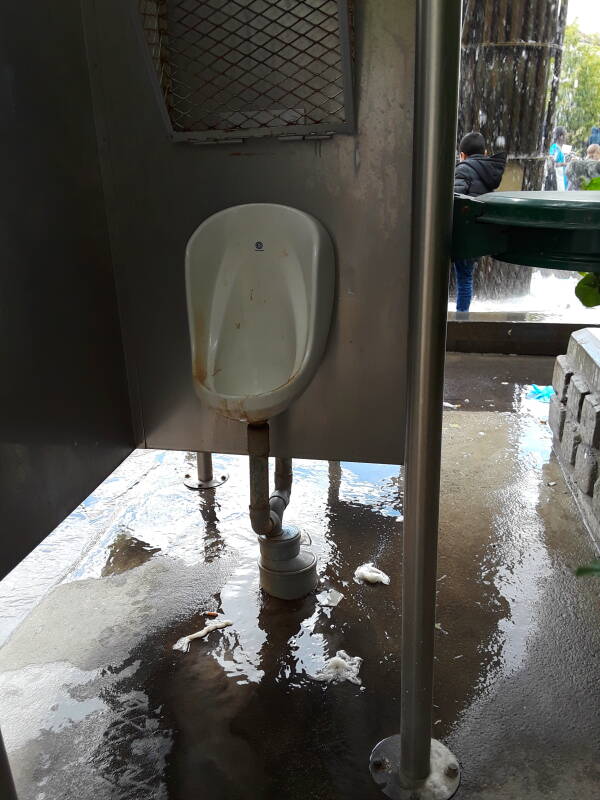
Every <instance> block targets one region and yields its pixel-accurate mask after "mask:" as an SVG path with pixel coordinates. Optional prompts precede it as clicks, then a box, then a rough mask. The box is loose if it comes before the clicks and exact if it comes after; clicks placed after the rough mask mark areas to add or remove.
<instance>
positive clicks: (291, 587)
mask: <svg viewBox="0 0 600 800" xmlns="http://www.w3.org/2000/svg"><path fill="white" fill-rule="evenodd" d="M248 453H249V456H250V521H251V524H252V529H253V530H254V532H255V533H256V534H258V537H259V544H260V557H259V559H258V566H259V572H260V585H261V587H262V588H263V589H264V590H265V591H266V592H267V593H268V594H270V595H273V596H274V597H279V598H281V599H283V600H294V599H296V598H299V597H304V595H306V594H309V593H310V592H312V591H313V589H314V588H315V587H316V585H317V559H316V557H315V555H314V554H313V553H312V552H311V551H310V550H306V549H304V548H301V547H300V531H299V530H298V528H296V527H294V526H292V525H287V526H285V527H284V526H283V514H284V512H285V509H286V508H287V506H288V504H289V502H290V495H291V491H292V459H291V458H277V459H276V460H275V490H274V492H273V494H272V495H271V496H270V497H269V425H268V423H263V424H260V425H249V426H248Z"/></svg>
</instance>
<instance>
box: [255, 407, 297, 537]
mask: <svg viewBox="0 0 600 800" xmlns="http://www.w3.org/2000/svg"><path fill="white" fill-rule="evenodd" d="M248 453H249V455H250V522H251V523H252V530H253V531H254V532H255V533H257V534H258V535H259V536H279V535H280V534H281V531H282V527H283V525H282V523H283V514H284V511H285V509H286V508H287V507H288V505H289V502H290V495H291V493H292V459H291V458H277V459H276V460H275V491H274V492H273V494H272V495H271V496H270V497H269V425H268V423H267V422H265V423H263V424H262V425H248Z"/></svg>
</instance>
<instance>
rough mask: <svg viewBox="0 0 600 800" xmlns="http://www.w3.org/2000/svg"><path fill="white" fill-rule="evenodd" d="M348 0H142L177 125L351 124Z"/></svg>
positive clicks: (271, 129) (266, 128) (233, 130)
mask: <svg viewBox="0 0 600 800" xmlns="http://www.w3.org/2000/svg"><path fill="white" fill-rule="evenodd" d="M347 6H348V3H347V0H139V8H140V13H141V18H142V24H143V28H144V33H145V38H146V43H147V45H148V49H149V52H150V57H151V59H152V63H153V65H154V69H155V71H156V74H157V76H158V80H159V83H160V88H161V91H162V94H163V97H164V100H165V103H166V106H167V110H168V113H169V117H170V120H171V125H172V128H173V131H174V132H176V133H177V132H186V133H190V132H191V133H194V132H195V133H197V134H203V136H200V137H199V138H211V134H214V133H216V132H220V133H221V134H229V135H234V134H237V135H238V136H240V137H243V136H247V135H257V134H261V135H265V134H269V133H271V134H278V133H281V132H284V133H293V132H294V129H302V131H303V132H310V130H311V129H312V130H315V131H319V130H321V131H322V130H324V129H327V128H328V129H330V130H331V131H332V132H335V131H336V130H343V129H345V127H346V126H347V125H348V124H349V123H351V119H350V116H351V110H350V108H348V105H349V103H348V97H349V89H350V84H351V65H350V42H349V36H350V32H349V29H348V23H347V20H348V7H347Z"/></svg>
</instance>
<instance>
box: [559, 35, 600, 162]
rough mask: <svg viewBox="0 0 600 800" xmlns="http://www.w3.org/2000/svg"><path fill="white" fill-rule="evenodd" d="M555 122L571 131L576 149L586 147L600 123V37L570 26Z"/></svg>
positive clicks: (566, 36) (564, 52) (572, 141)
mask: <svg viewBox="0 0 600 800" xmlns="http://www.w3.org/2000/svg"><path fill="white" fill-rule="evenodd" d="M556 123H557V125H562V126H564V127H565V128H566V129H567V131H568V133H569V142H570V144H572V145H573V147H574V149H575V151H579V152H582V151H584V150H585V148H586V145H587V140H588V137H589V135H590V130H591V128H592V126H594V125H596V126H598V125H600V36H599V35H598V34H585V33H583V32H582V31H581V29H580V27H579V25H578V24H577V22H574V23H573V24H571V25H568V26H567V30H566V34H565V43H564V50H563V61H562V71H561V78H560V88H559V91H558V101H557V109H556Z"/></svg>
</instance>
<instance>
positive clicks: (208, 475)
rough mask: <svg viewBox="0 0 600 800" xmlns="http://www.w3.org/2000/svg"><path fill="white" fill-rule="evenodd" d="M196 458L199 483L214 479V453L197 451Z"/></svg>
mask: <svg viewBox="0 0 600 800" xmlns="http://www.w3.org/2000/svg"><path fill="white" fill-rule="evenodd" d="M196 460H197V462H198V464H197V466H198V483H206V482H210V481H212V479H213V468H212V453H197V455H196Z"/></svg>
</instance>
